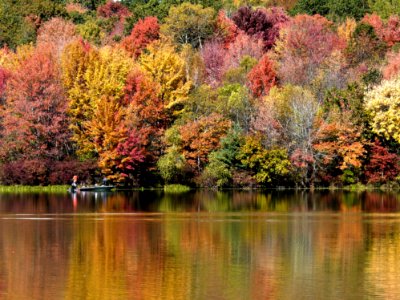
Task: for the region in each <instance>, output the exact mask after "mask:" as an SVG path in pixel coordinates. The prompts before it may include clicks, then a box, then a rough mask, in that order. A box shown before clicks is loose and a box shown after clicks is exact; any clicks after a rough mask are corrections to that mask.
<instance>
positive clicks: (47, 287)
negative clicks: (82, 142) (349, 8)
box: [0, 191, 400, 300]
mask: <svg viewBox="0 0 400 300" xmlns="http://www.w3.org/2000/svg"><path fill="white" fill-rule="evenodd" d="M0 234H1V238H0V299H30V300H34V299H40V300H42V299H74V300H75V299H144V300H150V299H174V300H177V299H207V300H208V299H211V300H212V299H229V300H231V299H232V300H235V299H240V300H242V299H243V300H246V299H400V194H399V193H382V192H363V193H350V192H341V191H340V192H337V191H336V192H329V191H326V192H314V193H309V192H293V191H291V192H263V193H256V192H206V191H197V192H191V193H186V194H180V195H174V194H164V193H163V192H133V193H81V194H77V195H69V194H61V195H60V194H0Z"/></svg>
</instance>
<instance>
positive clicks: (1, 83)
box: [0, 67, 10, 104]
mask: <svg viewBox="0 0 400 300" xmlns="http://www.w3.org/2000/svg"><path fill="white" fill-rule="evenodd" d="M9 77H10V73H9V72H8V71H7V70H5V69H3V68H1V67H0V104H3V102H4V100H5V92H6V83H7V79H8V78H9Z"/></svg>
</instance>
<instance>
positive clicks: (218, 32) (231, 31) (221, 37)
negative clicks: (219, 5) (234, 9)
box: [214, 10, 239, 49]
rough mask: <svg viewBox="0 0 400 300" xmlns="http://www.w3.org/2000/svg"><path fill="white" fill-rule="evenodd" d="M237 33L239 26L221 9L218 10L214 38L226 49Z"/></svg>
mask: <svg viewBox="0 0 400 300" xmlns="http://www.w3.org/2000/svg"><path fill="white" fill-rule="evenodd" d="M238 33H239V28H238V27H237V26H236V24H235V23H234V22H233V21H232V20H231V19H229V18H228V17H227V16H226V14H225V12H224V11H223V10H221V11H219V13H218V16H217V21H216V28H215V34H214V38H215V39H216V40H218V41H221V43H222V44H223V45H224V48H225V49H227V48H228V46H229V44H231V43H232V42H233V41H234V40H235V38H236V36H237V35H238Z"/></svg>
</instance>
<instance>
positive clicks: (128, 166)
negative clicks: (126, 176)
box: [117, 130, 144, 171]
mask: <svg viewBox="0 0 400 300" xmlns="http://www.w3.org/2000/svg"><path fill="white" fill-rule="evenodd" d="M117 154H118V156H119V157H121V161H120V163H119V164H118V168H119V169H121V170H125V171H126V170H130V171H133V170H134V169H135V168H136V166H137V165H138V164H139V163H140V162H143V161H144V154H143V150H142V149H141V139H140V137H139V134H138V132H137V131H135V130H132V131H131V132H129V135H128V137H127V139H126V140H124V141H123V142H120V143H119V144H118V146H117Z"/></svg>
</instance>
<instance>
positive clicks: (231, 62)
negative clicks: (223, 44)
mask: <svg viewBox="0 0 400 300" xmlns="http://www.w3.org/2000/svg"><path fill="white" fill-rule="evenodd" d="M263 49H264V43H263V41H262V40H260V39H256V38H253V37H250V36H248V35H247V34H245V33H243V32H241V33H239V34H238V36H237V37H236V39H235V41H234V42H233V43H232V44H230V45H229V48H228V51H227V53H226V55H225V59H224V67H225V70H228V69H231V68H237V67H238V66H239V65H240V62H241V61H242V59H243V57H244V56H250V57H253V58H255V59H257V60H259V59H260V58H261V57H262V55H263V53H264V50H263Z"/></svg>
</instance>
